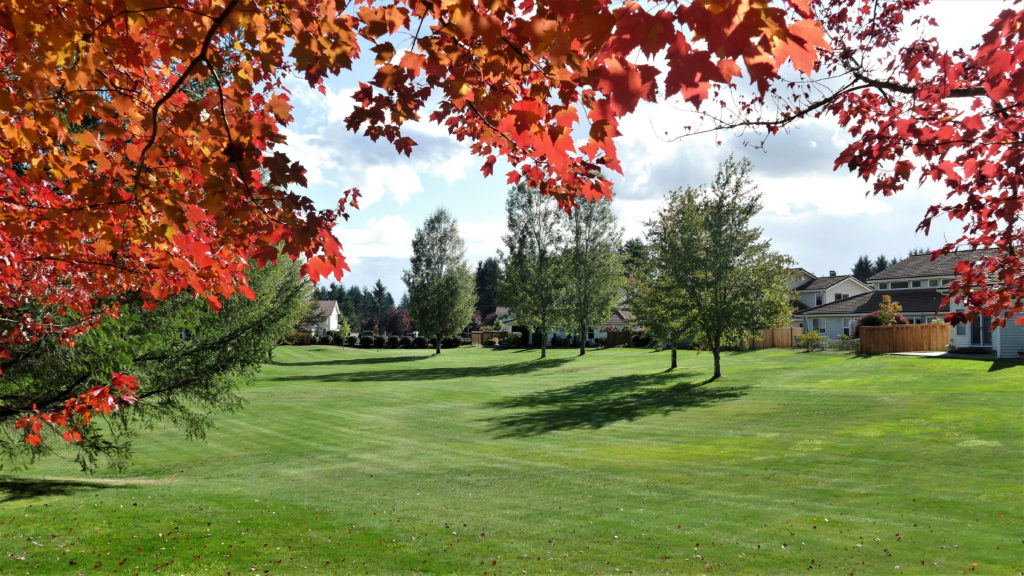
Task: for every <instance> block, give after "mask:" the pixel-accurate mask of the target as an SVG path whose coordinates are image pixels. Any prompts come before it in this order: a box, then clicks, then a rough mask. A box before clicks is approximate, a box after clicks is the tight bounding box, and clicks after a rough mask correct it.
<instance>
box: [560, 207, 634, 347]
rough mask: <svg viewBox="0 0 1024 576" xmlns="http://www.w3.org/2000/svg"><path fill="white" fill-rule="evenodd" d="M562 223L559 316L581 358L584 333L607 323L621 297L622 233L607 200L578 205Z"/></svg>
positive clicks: (584, 342) (584, 343)
mask: <svg viewBox="0 0 1024 576" xmlns="http://www.w3.org/2000/svg"><path fill="white" fill-rule="evenodd" d="M564 220H565V226H566V234H565V239H566V242H565V248H564V253H563V254H562V270H563V278H564V280H563V282H564V283H565V290H564V296H563V298H562V299H561V304H562V313H561V316H562V317H563V318H564V319H565V323H566V325H567V326H568V327H569V328H571V329H574V330H578V331H579V334H580V338H579V345H580V356H583V355H584V354H586V353H587V348H586V334H587V329H588V328H590V327H592V326H594V324H595V323H596V322H604V321H605V320H607V319H608V316H609V314H610V313H611V310H612V306H613V305H614V304H615V302H616V301H617V300H618V299H619V298H621V297H622V294H623V275H622V260H621V256H620V250H621V245H622V229H621V228H619V224H618V219H616V217H615V212H613V211H612V207H611V200H610V199H607V198H603V199H600V200H596V201H593V202H589V201H586V200H583V201H581V202H579V204H578V205H577V206H575V207H574V208H573V211H572V214H570V215H568V216H566V217H565V218H564Z"/></svg>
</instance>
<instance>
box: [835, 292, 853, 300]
mask: <svg viewBox="0 0 1024 576" xmlns="http://www.w3.org/2000/svg"><path fill="white" fill-rule="evenodd" d="M849 297H850V295H849V294H840V293H839V292H836V293H835V295H834V296H833V298H835V301H836V302H838V301H839V300H846V299H847V298H849Z"/></svg>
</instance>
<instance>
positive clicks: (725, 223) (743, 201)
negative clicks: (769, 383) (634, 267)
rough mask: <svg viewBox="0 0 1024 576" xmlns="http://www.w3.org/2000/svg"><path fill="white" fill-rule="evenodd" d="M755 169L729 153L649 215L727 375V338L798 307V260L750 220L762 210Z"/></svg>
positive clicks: (780, 319)
mask: <svg viewBox="0 0 1024 576" xmlns="http://www.w3.org/2000/svg"><path fill="white" fill-rule="evenodd" d="M750 170H751V164H750V161H749V160H746V159H743V160H739V161H737V160H735V159H733V157H731V156H730V157H729V158H727V159H726V160H725V161H724V162H722V164H721V165H720V166H719V167H718V172H717V173H716V174H715V178H714V180H713V181H712V182H711V184H710V185H709V186H706V187H701V188H692V187H691V188H687V189H686V190H681V189H680V190H676V191H674V192H670V193H669V195H668V197H667V198H666V200H665V204H664V206H663V207H662V208H661V209H659V210H658V216H657V218H656V219H655V220H654V221H652V222H649V223H648V225H649V226H650V231H649V233H648V238H649V239H650V243H651V248H652V251H653V252H654V253H655V254H657V255H658V257H657V258H658V265H659V266H660V272H662V273H664V274H665V275H666V276H667V279H666V282H668V283H669V285H671V286H673V288H674V290H677V291H678V306H680V308H679V312H681V313H689V314H690V320H691V322H692V327H691V332H692V335H693V337H694V339H695V340H696V341H697V342H698V343H700V344H703V345H704V346H706V347H707V348H709V349H710V350H711V353H712V355H713V356H714V362H715V367H714V376H713V378H719V377H721V375H722V368H721V350H722V346H723V344H724V343H726V342H728V341H739V340H740V339H741V338H743V337H745V336H747V335H748V334H751V333H753V332H756V331H760V330H765V329H767V328H772V327H775V326H782V325H784V324H785V323H786V322H787V321H788V319H789V317H790V314H791V313H792V309H791V307H790V299H791V297H792V292H791V290H789V288H787V287H786V281H787V280H788V279H789V278H790V276H791V274H792V273H791V271H790V268H791V267H792V266H793V262H792V260H791V259H790V258H789V257H788V256H784V255H782V254H779V253H777V252H773V251H772V250H771V244H770V242H769V241H768V240H764V239H762V238H761V229H760V228H755V227H752V226H751V225H750V221H751V219H752V218H753V217H754V216H756V215H757V213H758V212H759V211H760V210H761V203H760V195H759V194H758V193H757V192H756V187H755V186H754V183H753V180H752V179H751V177H750Z"/></svg>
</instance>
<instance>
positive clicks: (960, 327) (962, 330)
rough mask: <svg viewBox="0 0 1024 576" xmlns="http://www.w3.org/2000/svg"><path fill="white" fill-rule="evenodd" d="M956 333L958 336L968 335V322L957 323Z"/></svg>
mask: <svg viewBox="0 0 1024 576" xmlns="http://www.w3.org/2000/svg"><path fill="white" fill-rule="evenodd" d="M956 335H957V336H967V324H964V323H963V322H961V323H960V324H957V325H956Z"/></svg>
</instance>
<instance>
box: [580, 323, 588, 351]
mask: <svg viewBox="0 0 1024 576" xmlns="http://www.w3.org/2000/svg"><path fill="white" fill-rule="evenodd" d="M586 330H587V327H586V326H584V325H583V324H582V323H580V356H583V355H584V354H586V353H587V332H586Z"/></svg>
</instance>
